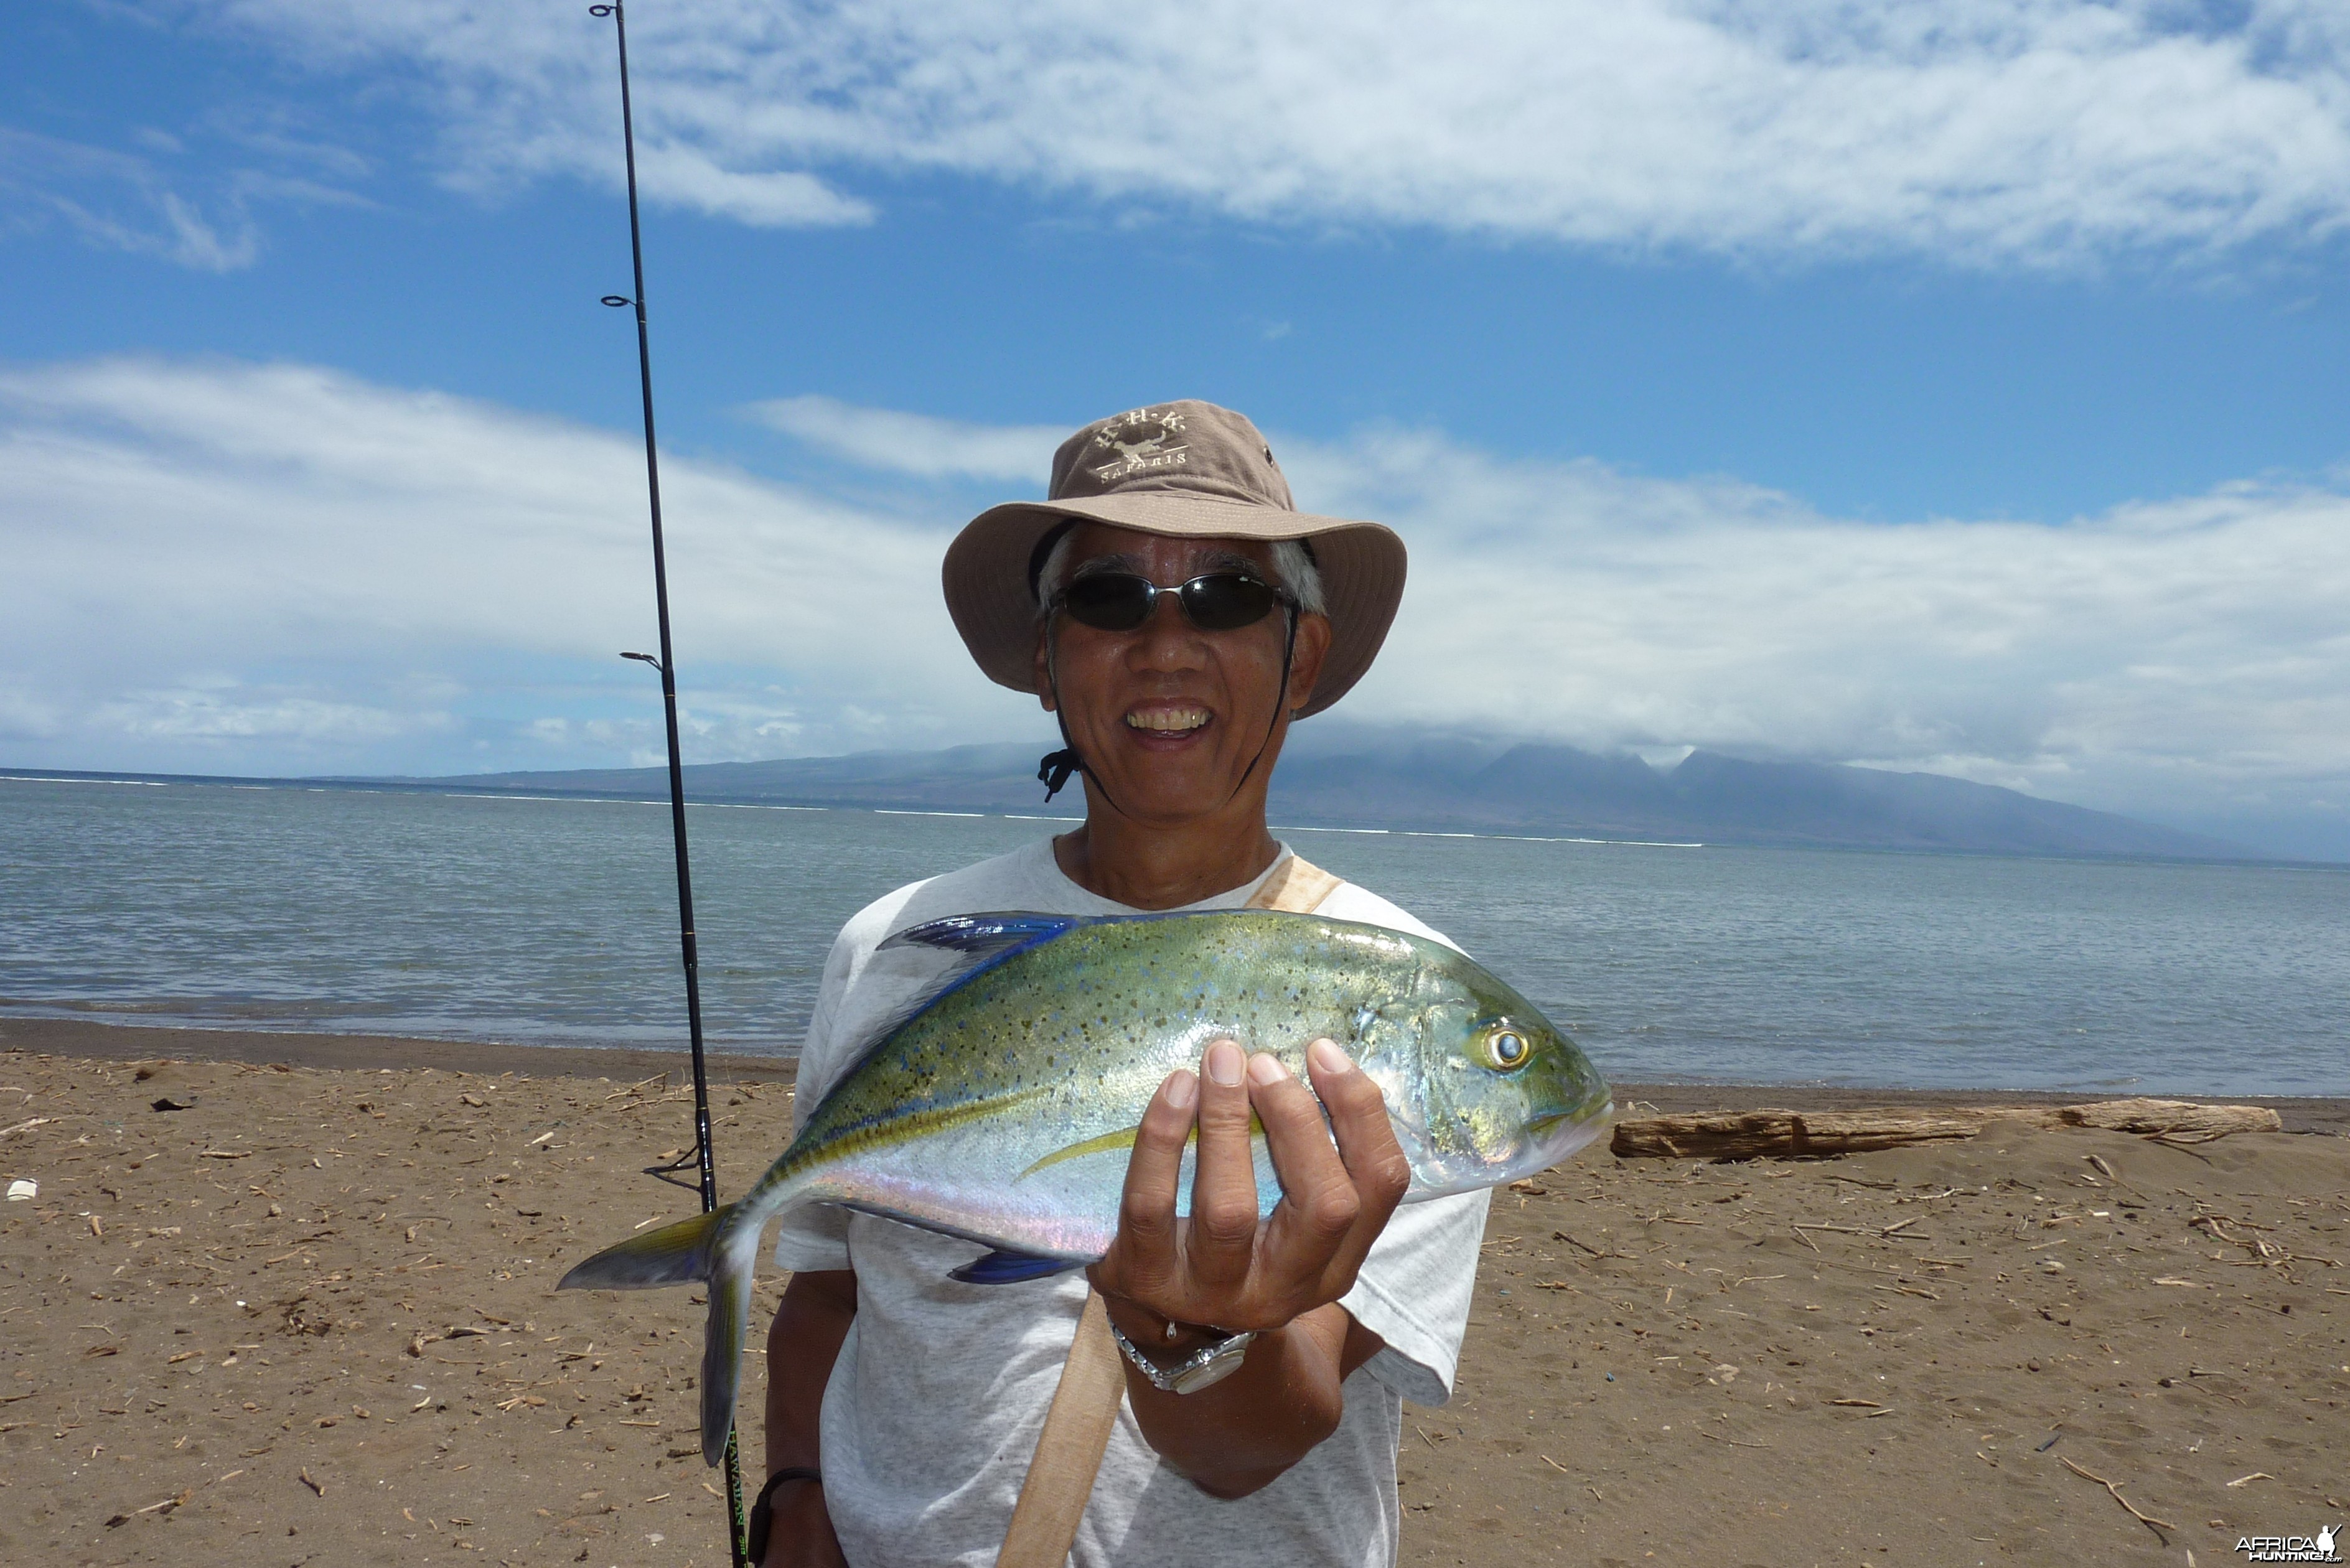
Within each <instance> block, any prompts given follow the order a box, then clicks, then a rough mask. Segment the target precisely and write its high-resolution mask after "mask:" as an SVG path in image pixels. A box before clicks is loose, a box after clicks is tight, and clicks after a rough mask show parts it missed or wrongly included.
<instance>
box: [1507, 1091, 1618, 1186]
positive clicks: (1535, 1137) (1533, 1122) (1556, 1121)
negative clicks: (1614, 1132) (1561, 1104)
mask: <svg viewBox="0 0 2350 1568" xmlns="http://www.w3.org/2000/svg"><path fill="white" fill-rule="evenodd" d="M1615 1119H1616V1102H1615V1101H1614V1100H1613V1099H1610V1100H1607V1101H1605V1102H1603V1103H1602V1104H1601V1105H1599V1106H1596V1107H1594V1106H1588V1105H1585V1106H1576V1107H1575V1108H1574V1109H1572V1110H1564V1111H1554V1112H1552V1113H1551V1114H1550V1115H1549V1116H1535V1117H1533V1118H1532V1119H1530V1120H1529V1121H1528V1122H1527V1123H1526V1142H1527V1143H1528V1144H1529V1145H1531V1146H1532V1147H1534V1150H1535V1151H1536V1152H1537V1154H1538V1156H1539V1158H1541V1160H1542V1165H1541V1166H1540V1167H1538V1168H1542V1169H1547V1168H1549V1167H1551V1166H1554V1165H1556V1164H1558V1163H1559V1162H1560V1161H1561V1160H1564V1159H1565V1158H1567V1156H1569V1155H1571V1154H1574V1153H1575V1151H1576V1150H1578V1149H1580V1148H1582V1147H1584V1146H1585V1145H1586V1144H1588V1143H1590V1142H1592V1141H1593V1140H1595V1139H1596V1138H1597V1137H1599V1135H1600V1134H1601V1133H1603V1132H1606V1131H1607V1126H1608V1124H1609V1123H1610V1122H1612V1121H1614V1120H1615Z"/></svg>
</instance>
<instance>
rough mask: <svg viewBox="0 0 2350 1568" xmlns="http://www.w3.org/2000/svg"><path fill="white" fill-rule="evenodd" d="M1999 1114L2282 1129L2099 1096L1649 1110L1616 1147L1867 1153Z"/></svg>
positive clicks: (1713, 1152) (2090, 1122)
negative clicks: (1918, 1106)
mask: <svg viewBox="0 0 2350 1568" xmlns="http://www.w3.org/2000/svg"><path fill="white" fill-rule="evenodd" d="M1995 1121H2020V1122H2029V1123H2030V1124H2032V1125H2033V1126H2034V1127H2052V1128H2053V1127H2102V1128H2106V1129H2107V1130H2110V1131H2113V1132H2126V1133H2139V1134H2144V1135H2146V1136H2148V1137H2160V1138H2165V1139H2168V1140H2169V1141H2171V1142H2175V1143H2209V1142H2210V1140H2211V1139H2213V1138H2216V1137H2226V1136H2227V1135H2228V1134H2230V1133H2238V1132H2276V1131H2279V1130H2281V1129H2282V1127H2283V1123H2282V1121H2281V1120H2280V1119H2279V1118H2278V1116H2277V1114H2276V1112H2274V1111H2272V1110H2270V1109H2269V1108H2268V1107H2267V1106H2199V1105H2195V1104H2192V1103H2190V1102H2189V1101H2185V1100H2101V1101H2098V1102H2097V1103H2095V1104H2094V1105H2086V1106H1945V1107H1936V1108H1934V1109H1931V1110H1905V1109H1902V1108H1900V1107H1898V1106H1888V1107H1883V1108H1878V1109H1864V1110H1853V1111H1780V1110H1761V1111H1735V1112H1730V1113H1727V1114H1722V1115H1715V1116H1646V1117H1642V1118H1640V1119H1638V1120H1635V1121H1625V1122H1618V1123H1617V1124H1616V1139H1615V1142H1614V1144H1613V1145H1612V1146H1611V1147H1613V1149H1614V1151H1615V1153H1616V1154H1617V1156H1618V1157H1619V1158H1627V1159H1629V1158H1636V1157H1638V1156H1644V1155H1645V1156H1653V1157H1657V1158H1670V1159H1753V1158H1759V1157H1762V1156H1765V1155H1780V1156H1787V1155H1793V1156H1797V1157H1804V1156H1821V1155H1836V1154H1865V1153H1866V1152H1867V1151H1869V1150H1871V1149H1879V1148H1899V1147H1902V1146H1904V1145H1906V1144H1913V1143H1941V1142H1948V1141H1950V1140H1953V1139H1958V1138H1969V1137H1974V1136H1975V1135H1976V1134H1977V1133H1979V1132H1981V1131H1982V1130H1983V1128H1984V1127H1987V1126H1989V1125H1990V1124H1991V1123H1992V1122H1995Z"/></svg>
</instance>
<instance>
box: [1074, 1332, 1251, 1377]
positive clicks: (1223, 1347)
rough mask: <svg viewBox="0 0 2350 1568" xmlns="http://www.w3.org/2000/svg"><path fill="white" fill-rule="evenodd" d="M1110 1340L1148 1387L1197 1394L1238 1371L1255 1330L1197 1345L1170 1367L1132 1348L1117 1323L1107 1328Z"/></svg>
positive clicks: (1132, 1342)
mask: <svg viewBox="0 0 2350 1568" xmlns="http://www.w3.org/2000/svg"><path fill="white" fill-rule="evenodd" d="M1109 1333H1110V1337H1111V1338H1112V1339H1115V1340H1117V1341H1118V1349H1119V1350H1121V1351H1123V1352H1125V1353H1126V1358H1127V1360H1128V1361H1129V1362H1131V1363H1133V1365H1134V1369H1135V1370H1136V1371H1137V1372H1139V1373H1141V1374H1142V1376H1145V1377H1147V1378H1149V1380H1150V1386H1152V1387H1153V1388H1156V1389H1158V1390H1159V1392H1160V1393H1162V1394H1197V1393H1198V1392H1199V1391H1200V1390H1201V1389H1202V1388H1208V1387H1212V1386H1214V1385H1216V1384H1218V1383H1222V1381H1223V1380H1224V1379H1225V1378H1227V1377H1230V1376H1232V1374H1233V1373H1235V1372H1238V1371H1239V1370H1240V1369H1241V1363H1242V1362H1243V1360H1245V1359H1246V1358H1247V1355H1248V1347H1249V1345H1250V1344H1251V1343H1252V1342H1253V1341H1254V1340H1255V1338H1256V1331H1255V1330H1254V1329H1248V1330H1245V1331H1243V1333H1240V1334H1226V1335H1224V1336H1223V1337H1222V1339H1218V1340H1213V1341H1211V1342H1210V1343H1208V1344H1206V1345H1201V1346H1200V1348H1199V1349H1197V1350H1195V1351H1193V1352H1192V1353H1191V1355H1187V1356H1185V1357H1184V1358H1183V1359H1182V1360H1180V1361H1179V1362H1177V1363H1176V1364H1175V1365H1174V1366H1160V1365H1159V1363H1157V1362H1155V1361H1153V1360H1151V1359H1150V1357H1149V1356H1147V1355H1143V1354H1142V1352H1141V1351H1139V1350H1138V1349H1136V1348H1135V1345H1134V1341H1132V1340H1130V1339H1128V1338H1127V1337H1126V1334H1125V1333H1124V1332H1123V1331H1122V1330H1121V1329H1119V1327H1118V1324H1115V1323H1113V1324H1110V1325H1109Z"/></svg>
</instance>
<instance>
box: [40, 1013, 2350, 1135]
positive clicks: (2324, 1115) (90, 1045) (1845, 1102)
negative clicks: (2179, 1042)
mask: <svg viewBox="0 0 2350 1568" xmlns="http://www.w3.org/2000/svg"><path fill="white" fill-rule="evenodd" d="M20 1052H21V1053H25V1054H33V1055H42V1056H68V1057H81V1058H86V1059H88V1060H94V1061H116V1062H129V1061H152V1060H159V1059H164V1058H169V1059H172V1060H179V1061H189V1062H218V1063H240V1064H247V1065H268V1064H283V1065H286V1066H289V1067H307V1068H313V1069H317V1070H321V1071H328V1072H366V1071H380V1070H382V1069H386V1068H390V1069H393V1070H412V1069H433V1070H437V1071H441V1072H448V1073H474V1074H481V1075H486V1076H491V1077H496V1076H501V1075H508V1074H511V1075H514V1076H516V1077H524V1078H606V1079H611V1080H613V1081H616V1082H627V1083H634V1082H638V1081H639V1080H641V1079H645V1078H649V1077H651V1076H652V1075H655V1074H659V1073H670V1074H674V1075H676V1076H677V1081H678V1082H679V1083H683V1082H685V1081H687V1074H688V1061H689V1059H688V1056H687V1054H686V1051H685V1049H684V1047H683V1045H682V1044H680V1045H679V1046H677V1047H674V1048H672V1049H669V1050H652V1049H649V1048H646V1047H642V1046H619V1045H616V1046H579V1045H523V1044H511V1043H504V1042H497V1043H484V1042H474V1041H462V1040H428V1039H418V1038H413V1037H411V1036H405V1035H389V1034H335V1033H296V1032H292V1031H286V1032H280V1031H276V1030H260V1029H205V1028H192V1027H188V1026H185V1025H172V1024H134V1023H99V1022H96V1021H92V1020H88V1019H75V1018H27V1017H14V1016H9V1015H6V1014H0V1054H10V1053H20ZM704 1062H705V1064H706V1066H707V1069H708V1072H709V1075H710V1079H711V1081H712V1083H713V1084H720V1083H724V1084H754V1085H756V1084H782V1085H787V1084H790V1083H792V1082H793V1081H794V1080H795V1078H796V1077H797V1075H798V1067H799V1063H798V1059H797V1058H796V1057H779V1056H747V1055H742V1054H733V1053H727V1052H719V1051H711V1052H707V1053H705V1055H704ZM1614 1088H1615V1091H1616V1101H1617V1110H1618V1112H1619V1114H1632V1113H1635V1112H1636V1111H1637V1113H1638V1114H1645V1115H1663V1116H1676V1115H1690V1114H1696V1113H1701V1112H1709V1111H1748V1110H1758V1109H1762V1108H1764V1107H1771V1108H1776V1109H1784V1110H1796V1111H1841V1110H1852V1109H1856V1108H1859V1107H1862V1106H1913V1107H1926V1106H1960V1105H1966V1106H2000V1105H2054V1106H2066V1105H2085V1104H2088V1103H2091V1102H2094V1101H2098V1100H2110V1099H2115V1098H2117V1097H2120V1096H2121V1094H2122V1093H2123V1092H2121V1091H2116V1090H2111V1089H2105V1090H2097V1091H2074V1090H2056V1089H1916V1088H1877V1087H1866V1086H1850V1085H1823V1084H1642V1083H1617V1084H1616V1085H1614ZM2145 1092H2147V1091H2128V1093H2145ZM2159 1097H2161V1098H2165V1099H2178V1100H2188V1101H2191V1102H2194V1103H2196V1104H2199V1105H2248V1106H2268V1107H2269V1108H2270V1109H2272V1110H2273V1111H2275V1112H2276V1113H2277V1114H2278V1115H2279V1116H2281V1117H2282V1118H2283V1121H2284V1130H2285V1131H2286V1132H2288V1133H2317V1134H2323V1135H2326V1136H2331V1137H2350V1096H2309V1095H2162V1096H2159Z"/></svg>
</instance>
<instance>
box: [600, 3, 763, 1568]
mask: <svg viewBox="0 0 2350 1568" xmlns="http://www.w3.org/2000/svg"><path fill="white" fill-rule="evenodd" d="M587 14H588V15H589V16H609V17H610V18H612V37H613V41H614V42H615V43H616V44H617V45H618V46H619V56H620V145H621V147H622V148H623V150H624V151H626V153H627V156H628V170H629V260H630V261H631V262H632V263H633V264H634V265H635V268H636V294H635V296H634V297H626V296H620V295H617V294H608V295H606V296H604V300H603V303H605V304H606V305H608V306H612V307H614V308H615V309H618V308H619V307H621V306H635V307H636V312H637V380H638V384H639V387H640V388H641V389H642V391H643V394H644V405H645V497H646V501H647V504H649V506H650V510H651V513H652V525H653V604H654V607H655V608H656V609H657V610H658V611H659V612H660V657H658V658H656V657H654V656H653V655H651V654H650V653H623V654H621V655H620V657H621V658H623V659H638V660H640V661H641V662H643V663H646V664H650V665H651V666H652V667H653V668H654V669H655V670H659V671H660V683H661V709H662V714H663V717H664V718H665V719H666V720H667V722H668V726H669V823H670V836H671V840H672V841H673V842H674V844H675V845H676V850H677V936H678V947H679V950H680V954H681V957H682V958H683V960H684V961H685V1024H686V1033H687V1037H688V1038H689V1039H690V1040H691V1042H692V1045H693V1161H694V1164H695V1166H696V1167H697V1168H698V1170H699V1173H700V1176H701V1179H702V1182H701V1184H702V1212H703V1213H704V1214H707V1213H709V1212H710V1211H711V1210H713V1209H715V1208H717V1207H718V1171H717V1168H716V1166H715V1165H714V1164H713V1163H712V1158H711V1151H710V1075H709V1071H708V1069H707V1067H706V1065H705V1064H704V1062H703V1058H702V963H701V959H700V957H699V955H698V952H697V950H696V948H695V944H694V940H693V871H692V867H691V859H690V857H689V856H688V855H687V852H686V843H685V765H684V763H683V761H682V759H681V756H680V754H679V752H678V743H677V657H676V654H675V653H674V652H673V651H672V650H671V647H670V637H669V558H668V555H667V553H666V551H665V550H664V549H663V548H662V543H661V504H660V452H658V451H657V450H656V448H655V445H654V441H653V348H652V335H651V332H650V329H649V328H648V327H647V326H646V323H645V241H644V229H643V225H642V224H641V223H640V222H639V218H638V213H637V126H636V115H635V110H634V109H633V107H632V106H631V104H630V103H629V22H628V18H627V16H624V15H623V14H622V12H621V9H620V5H619V0H613V3H612V4H610V5H590V6H588V7H587ZM683 1168H685V1162H684V1161H683V1160H679V1161H677V1162H675V1163H674V1164H671V1165H666V1166H655V1167H654V1168H653V1169H654V1171H655V1172H656V1173H666V1172H669V1171H672V1170H681V1169H683ZM748 1539H749V1537H748V1532H747V1531H746V1530H745V1527H744V1521H743V1456H742V1444H741V1442H740V1441H739V1439H738V1438H737V1436H736V1434H735V1433H734V1431H733V1429H732V1428H729V1429H728V1431H727V1433H726V1545H727V1551H728V1552H729V1553H730V1554H731V1556H732V1557H733V1563H734V1568H748V1564H749V1563H750V1554H749V1550H748V1546H747V1544H746V1543H747V1541H748Z"/></svg>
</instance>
